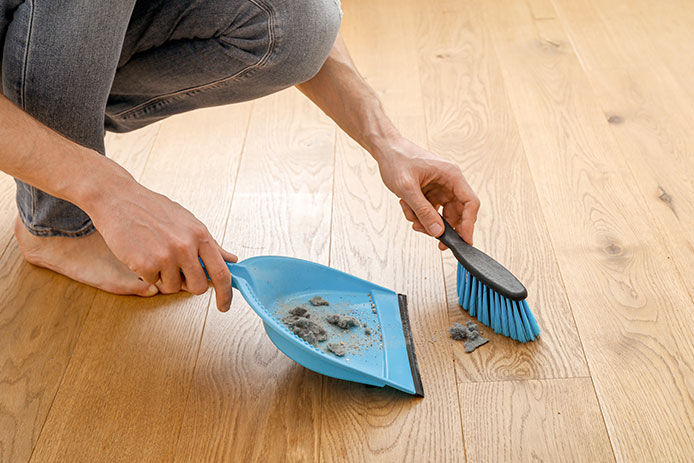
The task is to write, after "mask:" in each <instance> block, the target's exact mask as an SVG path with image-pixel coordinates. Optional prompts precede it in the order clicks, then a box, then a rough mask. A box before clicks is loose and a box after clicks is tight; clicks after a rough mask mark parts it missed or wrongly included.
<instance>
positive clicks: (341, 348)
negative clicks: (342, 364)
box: [328, 342, 347, 357]
mask: <svg viewBox="0 0 694 463" xmlns="http://www.w3.org/2000/svg"><path fill="white" fill-rule="evenodd" d="M328 350H329V351H330V352H332V353H333V354H335V355H337V356H338V357H344V356H345V353H346V352H347V351H346V350H345V345H344V344H340V343H337V342H331V343H330V344H328Z"/></svg>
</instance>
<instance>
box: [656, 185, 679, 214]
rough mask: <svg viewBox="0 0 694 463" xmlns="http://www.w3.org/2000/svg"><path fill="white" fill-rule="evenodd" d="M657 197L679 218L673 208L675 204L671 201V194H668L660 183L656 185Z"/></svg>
mask: <svg viewBox="0 0 694 463" xmlns="http://www.w3.org/2000/svg"><path fill="white" fill-rule="evenodd" d="M658 199H659V200H661V201H662V202H664V203H665V205H666V206H667V207H669V208H670V210H671V211H672V213H673V214H675V217H677V218H679V216H678V215H677V211H676V210H675V205H674V203H673V199H672V196H670V194H669V193H668V192H667V191H665V188H663V187H662V186H660V185H658Z"/></svg>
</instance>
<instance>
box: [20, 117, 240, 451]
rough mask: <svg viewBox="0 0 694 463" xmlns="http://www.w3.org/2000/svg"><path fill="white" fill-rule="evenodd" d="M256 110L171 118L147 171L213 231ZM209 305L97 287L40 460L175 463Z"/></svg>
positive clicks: (220, 224)
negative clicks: (123, 294)
mask: <svg viewBox="0 0 694 463" xmlns="http://www.w3.org/2000/svg"><path fill="white" fill-rule="evenodd" d="M249 113H250V104H246V105H237V106H231V107H220V108H214V109H207V110H203V111H196V112H194V113H189V114H185V115H181V116H176V117H174V118H170V119H167V120H166V121H164V122H163V123H162V126H161V132H160V134H159V138H158V139H157V142H156V143H155V145H154V147H153V148H152V153H151V155H150V158H149V160H148V162H147V166H146V169H145V172H144V174H143V176H142V182H143V184H145V185H146V186H148V187H149V188H151V189H153V190H155V191H159V192H161V193H162V194H166V195H167V196H169V197H170V198H172V199H173V200H176V201H178V202H180V203H181V204H182V205H183V206H184V207H187V208H188V209H189V210H190V211H191V212H193V213H194V214H195V215H196V216H197V217H198V218H199V219H200V220H202V221H203V222H204V223H205V224H206V225H207V227H208V228H209V230H210V231H211V232H212V234H213V235H214V236H218V237H221V235H222V232H223V229H224V225H225V222H226V217H227V212H228V204H229V201H230V199H231V194H232V191H233V187H234V178H235V173H236V169H237V166H238V163H239V159H240V153H241V147H242V143H243V140H244V134H245V127H246V126H247V121H248V117H249ZM202 179H204V182H203V181H202ZM213 198H214V200H212V199H213ZM209 301H210V294H209V293H208V294H206V295H204V296H200V297H193V296H190V295H186V294H183V293H180V294H178V295H173V296H157V297H154V298H150V299H145V298H138V297H119V296H114V295H110V294H106V293H102V292H99V293H98V294H97V296H96V298H95V299H94V302H93V303H92V307H91V310H90V312H89V315H88V317H87V319H86V320H85V322H84V327H83V329H82V333H81V336H80V339H79V342H78V344H77V346H76V347H75V351H74V353H73V356H72V360H71V362H70V364H69V366H68V369H67V371H66V372H65V377H64V378H63V381H62V384H61V388H60V390H59V392H58V394H57V395H56V398H55V401H54V403H53V406H52V408H51V411H50V413H49V415H48V418H47V420H46V424H45V426H44V430H43V433H42V434H41V437H40V438H39V441H38V443H37V445H36V449H35V451H34V454H33V458H32V459H33V460H34V461H45V460H51V461H56V460H57V461H61V460H82V461H91V460H95V459H100V460H104V461H151V460H171V459H172V458H173V455H174V451H175V448H176V436H177V434H178V430H179V427H180V423H181V420H182V418H183V411H184V406H185V399H186V396H187V393H188V389H189V387H190V383H191V379H192V373H193V368H194V365H195V360H196V356H197V351H198V345H199V341H200V336H201V334H202V328H203V325H204V321H205V316H206V310H207V308H208V305H209Z"/></svg>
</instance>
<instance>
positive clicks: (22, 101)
mask: <svg viewBox="0 0 694 463" xmlns="http://www.w3.org/2000/svg"><path fill="white" fill-rule="evenodd" d="M27 3H28V5H29V25H28V27H27V35H26V39H25V40H24V57H23V62H22V77H20V79H19V92H18V93H19V106H20V107H21V108H22V109H23V110H24V111H26V85H25V83H26V79H27V72H28V68H29V49H30V48H31V36H32V33H33V31H34V7H35V4H34V0H28V2H27ZM27 187H28V189H29V195H30V196H31V216H32V217H35V216H36V188H34V187H33V186H30V185H27ZM18 209H19V208H18ZM20 215H23V214H20Z"/></svg>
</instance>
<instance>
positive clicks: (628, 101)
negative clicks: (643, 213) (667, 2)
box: [557, 0, 694, 301]
mask: <svg viewBox="0 0 694 463" xmlns="http://www.w3.org/2000/svg"><path fill="white" fill-rule="evenodd" d="M557 4H558V8H559V9H560V11H561V17H562V18H563V19H564V23H565V24H567V28H568V33H569V34H570V37H571V41H572V43H573V44H574V46H575V47H576V50H577V53H579V54H580V55H581V56H582V57H583V58H584V60H586V61H594V60H596V59H597V56H596V55H597V54H601V53H604V51H602V47H601V48H600V49H596V44H595V42H594V40H593V38H592V37H591V36H589V35H588V34H587V33H586V31H587V30H588V28H586V27H582V25H583V24H584V23H585V22H591V23H594V24H595V25H594V26H593V27H592V28H591V32H596V33H600V34H603V35H604V34H605V33H606V32H605V31H602V30H600V26H601V25H602V24H603V23H602V22H598V21H597V19H596V18H595V17H594V16H588V15H587V12H593V13H595V10H594V9H592V8H591V6H592V5H591V4H590V3H589V1H588V0H581V1H577V2H575V3H573V2H564V1H563V0H560V1H558V2H557ZM577 8H579V9H580V11H582V12H583V15H582V16H581V17H580V18H578V17H576V9H577ZM596 14H597V13H596ZM621 21H624V20H621ZM692 25H694V22H692ZM626 32H627V29H626V28H619V29H617V30H612V31H611V34H612V35H613V36H615V39H618V40H626V39H627V35H626ZM617 34H621V35H617ZM630 36H631V35H630ZM632 40H635V41H642V42H648V43H644V44H643V46H644V49H647V48H648V47H649V46H650V39H647V38H645V37H639V36H636V39H632ZM647 59H648V61H645V60H643V61H642V62H651V63H652V62H654V61H655V58H654V57H653V56H647ZM586 75H587V77H588V79H589V81H590V83H591V85H592V87H593V90H594V92H595V94H596V97H597V101H598V103H599V105H600V108H601V109H602V110H603V112H604V114H605V119H606V121H607V122H608V124H609V127H610V129H611V131H612V133H613V134H614V136H615V138H616V139H617V141H618V143H619V144H620V146H621V147H622V150H621V152H622V153H623V154H624V157H625V159H626V160H627V164H628V165H629V168H630V169H631V172H632V173H633V175H634V178H635V179H636V182H637V183H636V184H637V186H638V188H639V189H640V190H641V192H642V195H643V198H644V202H645V203H646V205H647V206H648V209H649V211H650V212H651V214H652V215H653V216H654V218H655V219H656V221H657V222H656V223H657V225H658V227H659V230H660V235H661V236H662V237H663V240H664V241H665V243H666V244H667V247H668V248H669V250H670V253H669V256H670V257H671V258H672V260H673V261H674V262H675V264H676V265H677V267H678V269H679V271H680V274H681V275H682V276H683V277H685V278H684V282H685V284H686V286H687V290H688V292H689V294H690V296H692V298H693V299H692V300H693V301H694V279H692V278H687V276H688V275H692V274H694V179H693V178H692V174H691V173H692V172H694V158H693V157H692V156H691V153H692V151H693V150H694V135H692V131H691V121H692V120H694V110H692V106H691V103H690V102H688V101H687V100H686V99H683V98H682V95H683V94H684V93H685V91H684V89H683V88H682V87H681V86H680V85H679V83H678V82H677V80H676V79H675V78H674V77H673V75H672V74H671V73H670V71H669V70H668V69H667V68H664V67H663V66H658V65H657V63H656V64H655V65H645V66H639V67H635V66H634V65H633V63H629V62H627V61H625V60H624V59H623V57H621V56H615V57H614V67H612V68H609V69H602V68H597V67H591V68H588V69H586Z"/></svg>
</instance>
